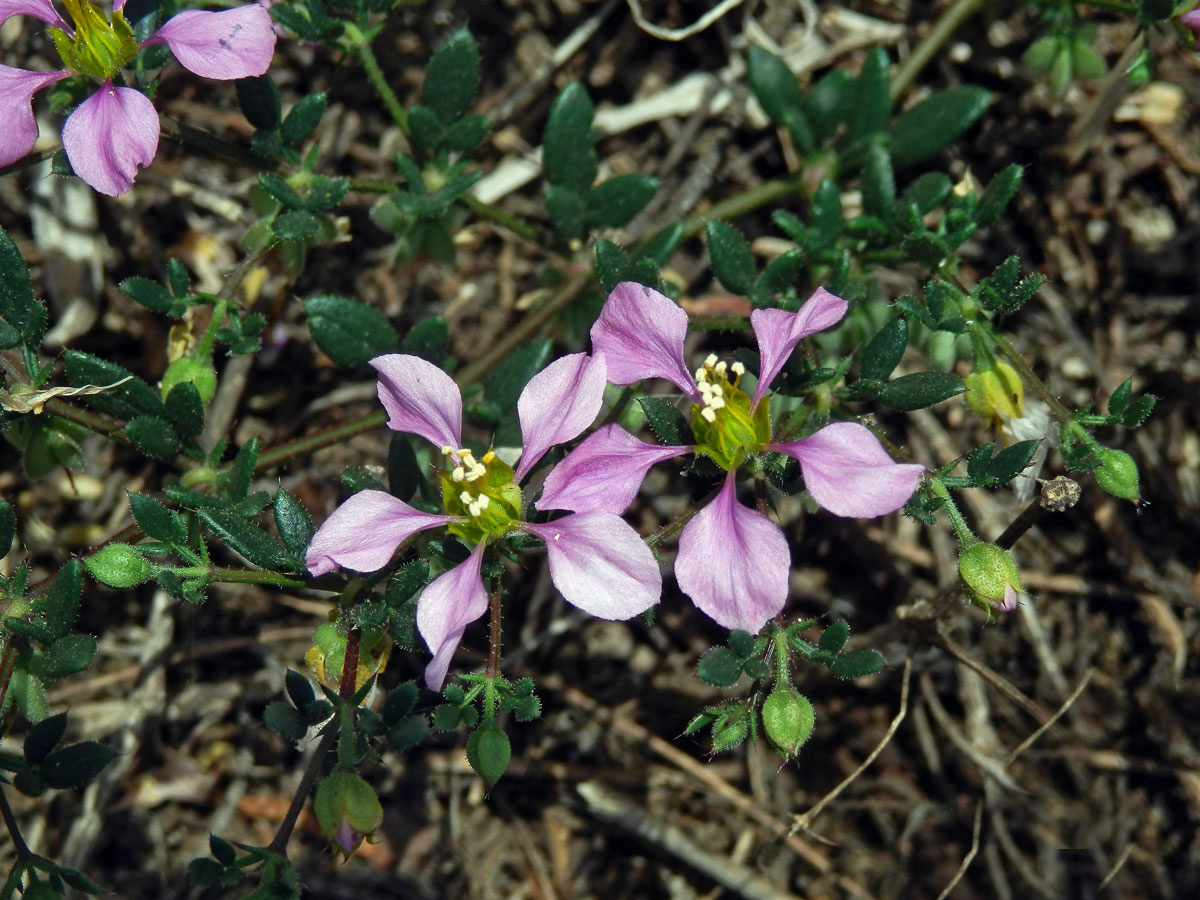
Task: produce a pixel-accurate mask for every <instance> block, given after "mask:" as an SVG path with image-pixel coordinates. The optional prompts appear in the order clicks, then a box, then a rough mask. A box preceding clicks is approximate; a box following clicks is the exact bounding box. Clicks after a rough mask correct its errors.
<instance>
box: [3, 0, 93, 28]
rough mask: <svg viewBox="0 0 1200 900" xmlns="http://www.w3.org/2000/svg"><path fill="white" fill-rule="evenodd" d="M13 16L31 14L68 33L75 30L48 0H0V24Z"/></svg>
mask: <svg viewBox="0 0 1200 900" xmlns="http://www.w3.org/2000/svg"><path fill="white" fill-rule="evenodd" d="M13 16H33V17H34V18H37V19H41V20H42V21H43V22H46V23H47V24H50V25H54V26H55V27H56V28H61V29H62V30H63V31H65V32H67V33H68V34H74V33H75V30H74V29H73V28H72V27H71V25H70V23H68V22H66V21H64V20H63V18H62V16H60V15H59V14H58V10H56V9H55V8H54V4H53V3H51V2H50V0H0V25H2V24H4V23H5V22H6V21H8V20H9V19H10V18H12V17H13Z"/></svg>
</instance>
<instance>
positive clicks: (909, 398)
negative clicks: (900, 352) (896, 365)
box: [879, 372, 967, 412]
mask: <svg viewBox="0 0 1200 900" xmlns="http://www.w3.org/2000/svg"><path fill="white" fill-rule="evenodd" d="M966 389H967V386H966V385H965V384H963V380H962V379H961V378H959V377H958V376H957V375H951V374H950V373H949V372H915V373H913V374H912V375H903V376H901V377H900V378H896V379H893V380H892V381H889V382H888V383H887V384H885V385H884V387H883V391H882V393H880V395H879V400H880V402H882V403H883V404H885V405H887V406H890V407H891V408H892V409H898V410H901V411H902V412H911V411H912V410H914V409H924V408H925V407H927V406H933V405H934V404H935V403H941V402H942V401H943V400H949V399H950V398H951V397H956V396H958V395H959V394H961V393H962V392H963V391H965V390H966Z"/></svg>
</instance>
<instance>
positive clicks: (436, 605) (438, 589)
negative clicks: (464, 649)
mask: <svg viewBox="0 0 1200 900" xmlns="http://www.w3.org/2000/svg"><path fill="white" fill-rule="evenodd" d="M484 546H485V545H484V544H479V545H478V546H476V548H475V549H474V550H473V551H471V555H470V556H469V557H467V559H466V560H465V561H464V562H462V563H459V564H458V565H457V566H455V567H454V568H453V569H451V570H450V571H449V572H447V573H446V574H444V575H439V576H438V577H437V578H435V579H434V580H433V583H432V584H430V585H429V587H427V588H425V590H424V591H422V592H421V598H420V599H419V600H418V601H417V630H418V631H420V632H421V637H423V638H424V639H425V643H426V644H428V645H429V650H430V652H431V653H433V659H432V660H430V661H429V665H427V666H426V667H425V684H426V685H428V686H429V689H430V690H431V691H437V690H441V687H442V682H443V681H445V680H446V671H447V670H448V669H449V668H450V661H451V660H452V659H453V658H454V651H455V650H457V649H458V642H459V641H460V640H462V636H463V632H464V631H466V630H467V626H468V625H470V624H471V623H472V622H474V621H475V620H476V619H478V618H479V617H480V616H482V615H483V614H484V613H485V612H487V608H488V595H487V591H485V590H484V588H483V579H482V578H480V577H479V571H480V567H481V566H482V564H483V548H484Z"/></svg>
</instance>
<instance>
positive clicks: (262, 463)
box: [254, 409, 388, 472]
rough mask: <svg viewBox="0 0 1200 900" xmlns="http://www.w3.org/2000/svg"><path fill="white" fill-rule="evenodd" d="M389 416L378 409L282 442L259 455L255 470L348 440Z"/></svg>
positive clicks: (375, 426)
mask: <svg viewBox="0 0 1200 900" xmlns="http://www.w3.org/2000/svg"><path fill="white" fill-rule="evenodd" d="M387 418H388V415H387V413H386V412H385V411H384V410H382V409H381V410H377V411H375V412H373V413H369V414H368V415H365V416H360V417H359V418H357V419H354V420H353V421H350V422H347V423H345V424H344V425H338V426H336V427H334V428H330V429H328V430H326V431H320V432H317V433H316V434H308V435H305V436H304V437H301V438H296V439H295V440H294V441H288V442H287V443H286V444H280V445H279V446H278V447H272V448H271V449H269V450H264V451H263V452H262V453H260V454H259V455H258V462H257V463H256V464H255V466H254V470H255V471H256V472H261V471H262V470H263V469H269V468H271V467H272V466H277V465H280V464H281V463H285V462H287V461H289V460H292V459H296V458H297V457H300V456H304V455H306V454H308V453H315V452H316V451H318V450H322V449H324V448H325V447H331V446H333V445H334V444H339V443H341V442H342V441H348V440H349V439H350V438H352V437H355V436H357V435H360V434H365V433H366V432H368V431H372V430H374V429H376V428H378V427H379V426H380V425H382V424H383V423H384V422H386V421H387Z"/></svg>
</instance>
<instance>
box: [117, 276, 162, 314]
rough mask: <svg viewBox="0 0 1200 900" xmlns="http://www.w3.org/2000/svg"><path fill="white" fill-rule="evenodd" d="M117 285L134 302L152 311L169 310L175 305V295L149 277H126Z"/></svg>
mask: <svg viewBox="0 0 1200 900" xmlns="http://www.w3.org/2000/svg"><path fill="white" fill-rule="evenodd" d="M118 287H119V288H120V289H121V292H122V293H123V294H124V295H125V296H126V297H128V298H129V299H130V300H132V301H133V302H134V303H137V304H138V305H140V306H144V307H146V309H149V310H153V311H154V312H160V313H165V312H170V310H171V309H172V308H173V307H174V306H175V297H174V296H173V295H172V294H171V292H170V291H169V290H167V289H166V288H165V287H163V286H162V285H161V284H159V283H158V282H157V281H151V280H150V279H149V278H136V277H135V278H126V279H125V280H124V281H122V282H121V283H120V284H119V285H118Z"/></svg>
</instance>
